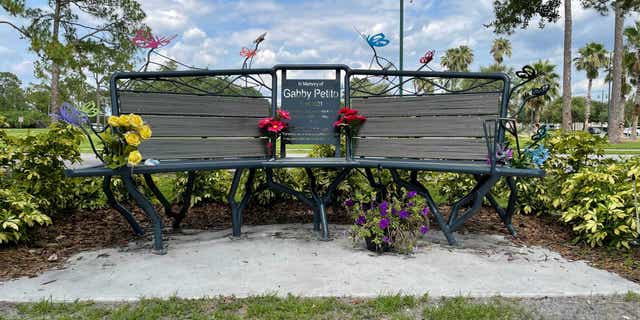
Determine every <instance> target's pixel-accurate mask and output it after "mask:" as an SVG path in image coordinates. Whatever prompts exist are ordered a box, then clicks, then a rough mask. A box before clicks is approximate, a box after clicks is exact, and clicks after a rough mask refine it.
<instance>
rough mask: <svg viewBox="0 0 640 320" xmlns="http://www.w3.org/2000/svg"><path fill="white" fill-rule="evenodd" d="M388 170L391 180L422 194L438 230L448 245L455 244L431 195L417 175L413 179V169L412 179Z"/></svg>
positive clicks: (454, 238) (447, 225) (455, 241)
mask: <svg viewBox="0 0 640 320" xmlns="http://www.w3.org/2000/svg"><path fill="white" fill-rule="evenodd" d="M390 171H391V176H392V177H393V181H395V182H396V183H397V184H398V185H400V186H401V187H404V188H406V189H408V190H412V191H415V192H417V193H418V194H419V195H420V196H422V197H423V198H424V199H425V200H426V201H427V205H428V206H429V210H430V211H431V213H432V214H433V216H434V217H436V222H437V223H438V225H439V226H440V230H442V233H443V234H444V236H445V238H446V239H447V242H448V243H449V245H452V246H453V245H456V244H457V243H458V241H457V240H456V237H455V236H454V235H453V232H452V231H451V229H450V228H449V224H448V223H447V221H445V219H444V216H443V215H442V212H440V209H438V205H437V204H436V202H435V201H434V200H433V197H431V194H430V193H429V190H427V188H425V187H424V186H423V185H422V184H421V183H420V182H419V181H418V180H417V177H416V178H415V179H414V177H413V172H414V171H412V177H411V178H412V179H411V180H412V181H406V180H403V179H402V178H400V175H399V174H398V172H397V171H396V170H395V169H391V170H390Z"/></svg>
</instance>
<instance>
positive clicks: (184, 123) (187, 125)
mask: <svg viewBox="0 0 640 320" xmlns="http://www.w3.org/2000/svg"><path fill="white" fill-rule="evenodd" d="M144 120H145V121H146V122H147V123H148V124H149V125H150V126H151V130H153V136H154V137H258V136H260V135H261V133H260V129H259V128H258V119H256V118H246V117H244V118H236V117H230V118H228V117H185V116H157V115H145V116H144Z"/></svg>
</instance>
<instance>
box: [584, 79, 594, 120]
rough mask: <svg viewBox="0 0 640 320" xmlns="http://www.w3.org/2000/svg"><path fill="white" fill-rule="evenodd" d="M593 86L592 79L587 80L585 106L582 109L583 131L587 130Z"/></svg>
mask: <svg viewBox="0 0 640 320" xmlns="http://www.w3.org/2000/svg"><path fill="white" fill-rule="evenodd" d="M592 85H593V79H589V84H588V85H587V104H586V106H585V108H584V131H588V130H589V118H590V117H591V87H592Z"/></svg>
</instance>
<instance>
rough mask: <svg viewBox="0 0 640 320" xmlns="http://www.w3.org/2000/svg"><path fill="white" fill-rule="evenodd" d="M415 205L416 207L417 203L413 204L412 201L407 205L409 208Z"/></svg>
mask: <svg viewBox="0 0 640 320" xmlns="http://www.w3.org/2000/svg"><path fill="white" fill-rule="evenodd" d="M414 205H415V203H413V202H412V201H409V202H408V203H407V207H409V208H411V207H413V206H414Z"/></svg>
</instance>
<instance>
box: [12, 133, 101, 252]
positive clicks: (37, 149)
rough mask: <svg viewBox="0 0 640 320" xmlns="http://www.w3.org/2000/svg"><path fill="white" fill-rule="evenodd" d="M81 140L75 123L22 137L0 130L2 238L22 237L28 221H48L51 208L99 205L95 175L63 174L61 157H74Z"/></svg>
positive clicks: (63, 158) (15, 238)
mask: <svg viewBox="0 0 640 320" xmlns="http://www.w3.org/2000/svg"><path fill="white" fill-rule="evenodd" d="M81 141H82V136H81V133H80V132H79V131H78V130H77V129H75V128H72V127H69V126H67V125H60V124H54V125H52V126H51V128H50V130H49V131H47V132H46V133H41V134H38V135H33V136H26V137H10V136H8V135H7V134H6V132H4V131H0V170H1V173H2V176H1V177H0V190H2V202H1V205H0V210H2V213H1V214H0V215H1V217H0V219H2V221H3V223H2V225H0V232H2V233H3V234H4V236H2V238H3V239H4V240H3V241H2V242H8V241H13V242H17V241H21V240H24V239H26V232H27V228H28V227H31V226H34V225H36V224H38V225H46V224H49V223H51V219H50V217H49V215H51V214H53V213H57V212H61V211H63V210H65V209H72V208H97V207H101V206H104V204H105V201H104V196H103V195H102V192H101V183H100V182H101V181H100V180H98V179H94V178H76V179H69V178H67V177H65V175H64V168H65V167H64V164H65V162H76V161H78V160H79V157H80V151H79V150H80V149H79V145H80V142H81ZM16 227H17V229H16ZM9 234H10V235H9Z"/></svg>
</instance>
